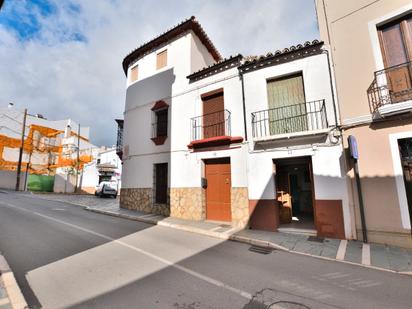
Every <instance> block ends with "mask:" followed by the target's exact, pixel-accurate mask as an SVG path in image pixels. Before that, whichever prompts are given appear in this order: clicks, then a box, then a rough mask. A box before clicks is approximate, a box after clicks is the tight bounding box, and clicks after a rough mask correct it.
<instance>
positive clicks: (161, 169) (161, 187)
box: [155, 163, 167, 204]
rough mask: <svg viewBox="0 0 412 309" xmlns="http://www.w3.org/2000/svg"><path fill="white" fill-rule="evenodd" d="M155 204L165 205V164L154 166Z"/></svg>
mask: <svg viewBox="0 0 412 309" xmlns="http://www.w3.org/2000/svg"><path fill="white" fill-rule="evenodd" d="M155 173H156V175H155V181H156V183H155V191H156V195H155V202H156V203H159V204H166V203H167V163H160V164H156V165H155Z"/></svg>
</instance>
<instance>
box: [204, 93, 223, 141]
mask: <svg viewBox="0 0 412 309" xmlns="http://www.w3.org/2000/svg"><path fill="white" fill-rule="evenodd" d="M202 100H203V138H211V137H217V136H224V135H225V112H224V109H225V107H224V101H223V90H221V91H219V92H217V93H214V94H212V95H210V96H205V95H203V96H202Z"/></svg>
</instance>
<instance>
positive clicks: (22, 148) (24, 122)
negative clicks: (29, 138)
mask: <svg viewBox="0 0 412 309" xmlns="http://www.w3.org/2000/svg"><path fill="white" fill-rule="evenodd" d="M26 117H27V108H25V109H24V116H23V128H22V130H21V145H20V151H19V162H18V164H17V177H16V191H19V189H20V173H21V161H22V158H23V150H24V134H25V131H26Z"/></svg>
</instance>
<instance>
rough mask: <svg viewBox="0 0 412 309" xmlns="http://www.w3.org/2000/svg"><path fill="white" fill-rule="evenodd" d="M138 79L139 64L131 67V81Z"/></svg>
mask: <svg viewBox="0 0 412 309" xmlns="http://www.w3.org/2000/svg"><path fill="white" fill-rule="evenodd" d="M137 79H138V66H137V65H135V66H134V67H133V68H131V69H130V82H131V83H133V82H134V81H136V80H137Z"/></svg>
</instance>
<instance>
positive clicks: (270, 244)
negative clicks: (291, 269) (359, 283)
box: [43, 198, 412, 276]
mask: <svg viewBox="0 0 412 309" xmlns="http://www.w3.org/2000/svg"><path fill="white" fill-rule="evenodd" d="M43 199H45V200H49V201H58V202H63V203H69V204H71V205H74V206H78V207H82V208H83V209H84V210H87V211H91V212H95V213H99V214H104V215H109V216H113V217H118V218H123V219H129V220H133V221H139V222H143V223H147V224H153V225H160V226H164V227H169V228H174V229H178V230H182V231H185V232H190V233H196V234H201V235H205V236H210V237H214V238H219V239H223V240H231V241H237V242H240V243H245V244H250V245H256V246H260V247H266V248H272V249H277V250H282V251H284V252H290V253H296V254H300V255H304V256H309V257H313V258H317V259H321V260H326V261H332V262H340V263H345V264H349V265H354V266H360V267H364V268H370V269H375V270H380V271H386V272H390V273H394V274H399V275H407V276H412V271H396V270H392V269H387V268H381V267H377V266H373V265H364V264H358V263H354V262H350V261H345V260H338V259H333V258H329V257H325V256H320V255H313V254H310V253H304V252H299V251H294V250H290V249H288V248H286V247H283V246H281V245H278V244H276V243H273V242H270V241H264V240H259V239H254V238H250V237H245V236H240V235H236V234H234V233H236V232H237V231H235V232H234V233H233V234H231V235H228V234H223V233H217V232H212V231H205V230H202V229H198V228H195V227H187V226H183V225H179V224H173V223H167V222H162V221H160V220H155V219H150V218H141V217H136V216H133V215H127V214H119V213H117V212H112V211H110V210H102V209H98V208H95V207H92V206H85V205H81V204H76V203H72V202H70V201H59V200H52V199H47V198H43Z"/></svg>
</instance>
